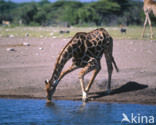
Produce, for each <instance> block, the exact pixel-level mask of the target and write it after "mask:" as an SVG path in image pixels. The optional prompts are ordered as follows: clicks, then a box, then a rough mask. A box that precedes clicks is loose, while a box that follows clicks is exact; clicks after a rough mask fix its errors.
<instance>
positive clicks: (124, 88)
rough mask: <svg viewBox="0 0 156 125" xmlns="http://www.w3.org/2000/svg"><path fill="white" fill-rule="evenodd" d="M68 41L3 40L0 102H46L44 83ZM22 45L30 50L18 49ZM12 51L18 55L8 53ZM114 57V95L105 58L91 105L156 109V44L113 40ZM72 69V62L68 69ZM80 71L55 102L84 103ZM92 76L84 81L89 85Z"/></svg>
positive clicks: (71, 76)
mask: <svg viewBox="0 0 156 125" xmlns="http://www.w3.org/2000/svg"><path fill="white" fill-rule="evenodd" d="M69 40H70V39H61V38H55V39H54V38H29V37H27V38H16V37H15V38H7V37H6V38H4V37H2V38H0V57H1V59H0V98H33V99H45V96H46V95H45V91H44V80H45V79H49V78H50V77H51V73H52V71H53V68H54V64H55V62H56V58H57V56H58V54H59V52H60V50H61V49H62V48H63V46H64V45H65V44H66V43H67V42H68V41H69ZM23 42H27V43H29V44H30V46H16V45H19V44H21V43H23ZM10 47H12V48H14V49H15V51H7V48H10ZM40 48H42V49H40ZM113 53H114V57H115V60H116V62H117V65H118V67H119V69H120V72H119V73H116V72H115V71H114V72H113V77H112V93H111V94H110V95H108V94H107V93H106V83H107V68H106V64H105V59H104V57H103V58H102V61H101V65H102V70H101V71H100V73H99V74H98V76H97V78H96V80H95V82H94V84H93V86H92V88H91V90H90V92H89V101H102V102H117V103H137V104H152V105H153V104H154V105H156V56H155V55H156V41H152V42H150V40H149V41H148V40H147V41H145V40H114V52H113ZM70 65H71V61H69V63H67V64H66V66H65V68H67V67H68V66H70ZM79 71H80V70H76V71H74V72H72V73H70V74H68V75H67V76H65V78H63V80H62V81H61V82H60V83H59V86H58V87H57V90H56V93H55V95H54V97H53V98H54V99H56V100H57V99H60V100H81V89H80V84H79V79H78V73H79ZM90 76H91V74H89V75H87V76H86V77H85V81H86V82H87V81H88V80H89V79H90Z"/></svg>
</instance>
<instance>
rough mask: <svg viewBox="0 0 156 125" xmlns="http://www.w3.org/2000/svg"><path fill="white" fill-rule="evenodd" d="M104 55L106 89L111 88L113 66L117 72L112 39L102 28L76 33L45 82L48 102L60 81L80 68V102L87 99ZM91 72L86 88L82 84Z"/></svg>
mask: <svg viewBox="0 0 156 125" xmlns="http://www.w3.org/2000/svg"><path fill="white" fill-rule="evenodd" d="M103 54H104V55H105V58H106V64H107V69H108V87H107V89H108V90H110V88H111V76H112V72H113V66H114V67H115V69H116V71H117V72H118V71H119V69H118V67H117V65H116V62H115V60H114V57H113V39H112V37H111V36H110V35H109V34H108V32H107V31H106V30H105V29H104V28H99V29H96V30H93V31H91V32H88V33H86V32H78V33H76V34H75V36H74V37H73V38H72V39H71V40H70V41H69V42H68V43H67V45H66V46H65V47H64V48H63V50H62V51H61V53H60V54H59V56H58V58H57V61H56V64H55V67H54V71H53V73H52V77H51V79H50V80H49V81H46V93H47V100H48V102H50V101H51V99H52V96H53V94H54V92H55V90H56V87H57V85H58V84H59V82H60V80H61V79H62V78H63V77H64V76H65V75H66V74H68V73H70V72H72V71H74V70H76V69H78V68H82V70H81V71H80V73H79V79H80V85H81V90H82V100H83V101H86V100H87V99H88V92H89V89H90V88H91V85H92V83H93V82H94V79H95V78H96V76H97V74H98V73H99V71H100V70H101V63H100V60H101V58H102V56H103ZM70 58H72V65H71V66H70V67H69V68H68V69H67V70H65V71H62V70H63V67H64V65H65V64H66V62H67V61H68V60H69V59H70ZM91 71H93V75H92V77H91V79H90V81H89V82H88V84H87V86H85V84H84V76H85V75H86V74H87V73H89V72H91Z"/></svg>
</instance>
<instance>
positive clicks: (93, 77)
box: [85, 63, 101, 92]
mask: <svg viewBox="0 0 156 125" xmlns="http://www.w3.org/2000/svg"><path fill="white" fill-rule="evenodd" d="M100 69H101V65H100V63H97V64H96V69H94V71H93V76H92V78H91V80H90V81H89V83H88V85H87V87H86V89H85V91H86V92H89V89H90V88H91V85H92V84H93V82H94V79H95V78H96V76H97V74H98V73H99V71H100Z"/></svg>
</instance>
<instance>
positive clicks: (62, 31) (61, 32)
mask: <svg viewBox="0 0 156 125" xmlns="http://www.w3.org/2000/svg"><path fill="white" fill-rule="evenodd" d="M59 33H60V34H64V33H70V31H69V30H60V32H59Z"/></svg>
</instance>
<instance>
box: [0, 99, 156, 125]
mask: <svg viewBox="0 0 156 125" xmlns="http://www.w3.org/2000/svg"><path fill="white" fill-rule="evenodd" d="M123 113H124V114H126V115H127V116H128V118H130V116H131V113H133V114H134V115H136V116H137V118H138V117H141V116H142V115H143V116H147V117H148V120H149V116H153V117H154V120H155V121H154V122H155V124H156V106H152V105H139V104H118V103H101V102H89V103H87V104H83V103H82V102H81V101H61V100H59V101H54V102H53V104H51V105H46V104H45V100H33V99H0V125H121V120H122V119H123V116H122V114H123ZM137 122H138V121H137ZM139 125H141V124H139ZM153 125H154V124H153Z"/></svg>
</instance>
